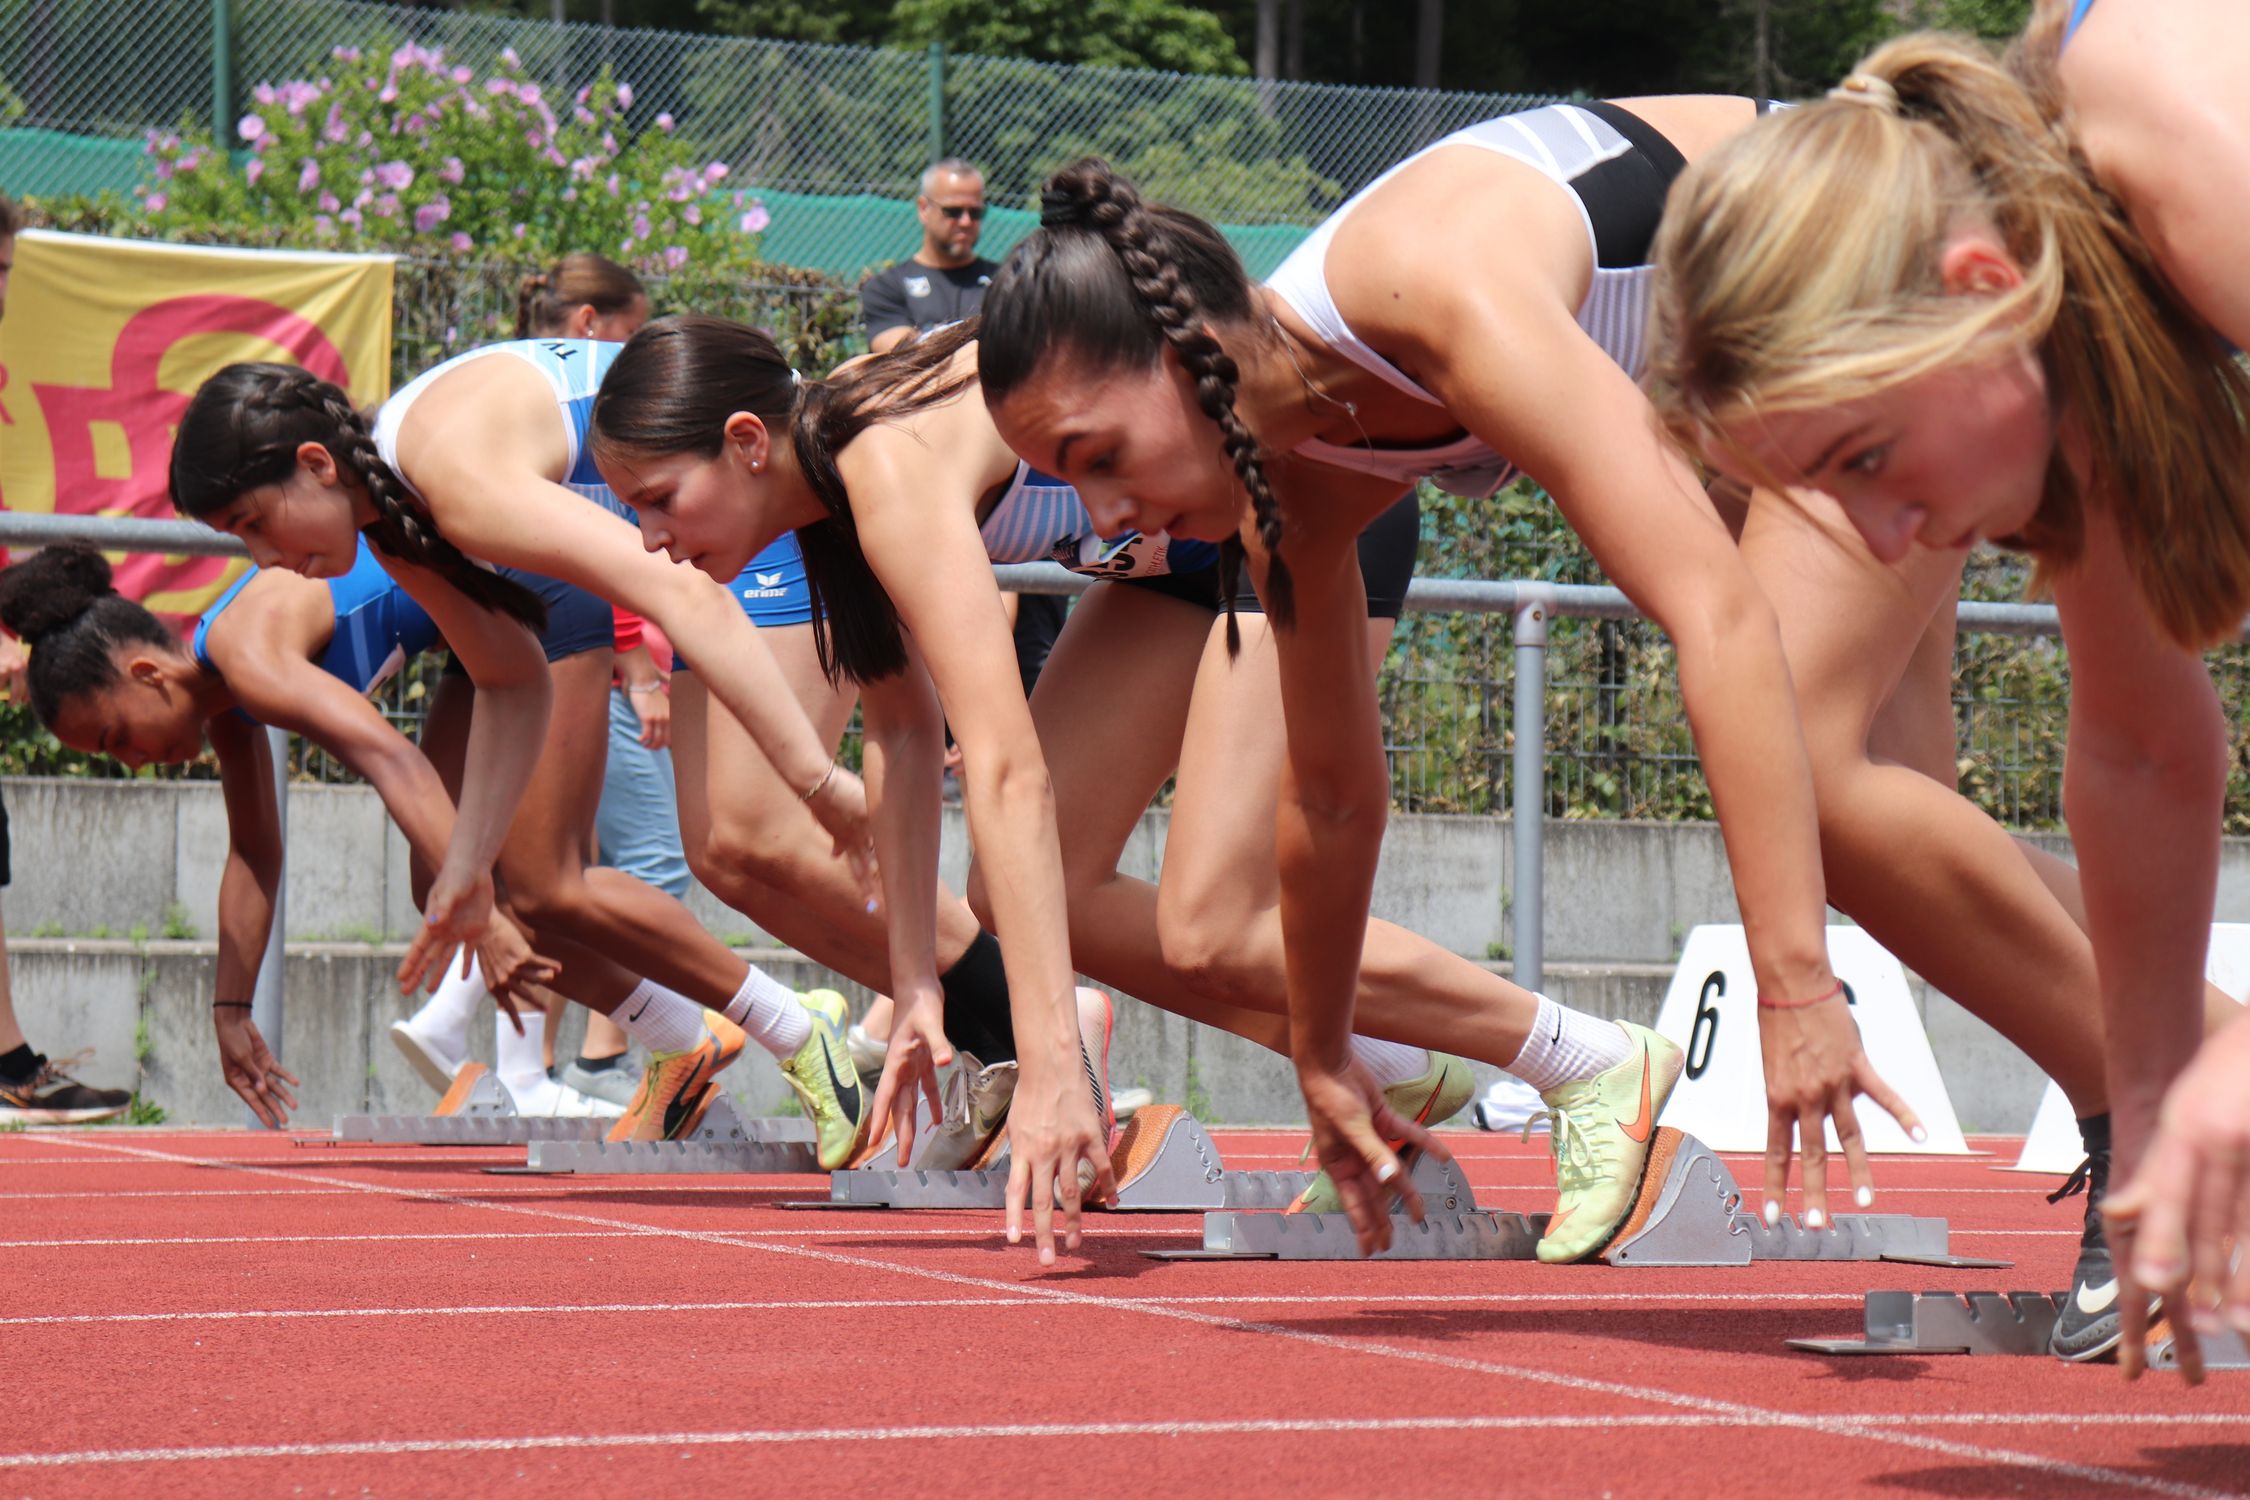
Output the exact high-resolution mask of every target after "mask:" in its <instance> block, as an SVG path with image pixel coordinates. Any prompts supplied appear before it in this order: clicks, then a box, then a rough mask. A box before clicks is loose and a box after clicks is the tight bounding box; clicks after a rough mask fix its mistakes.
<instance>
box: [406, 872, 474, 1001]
mask: <svg viewBox="0 0 2250 1500" xmlns="http://www.w3.org/2000/svg"><path fill="white" fill-rule="evenodd" d="M491 921H492V872H491V871H489V870H480V871H478V872H477V874H476V875H474V876H472V877H470V878H468V879H463V878H462V877H460V876H459V875H456V874H454V873H453V872H452V871H450V870H440V871H438V875H437V879H436V880H435V881H433V882H431V885H430V893H429V895H428V897H427V898H425V899H424V901H423V903H422V927H421V930H420V931H418V932H416V933H415V934H414V941H413V942H412V943H411V944H409V945H408V947H407V950H406V957H404V958H402V959H400V960H399V963H398V989H399V993H400V994H402V995H410V994H412V993H414V991H416V990H418V989H421V988H422V987H423V986H424V984H425V983H435V982H436V981H438V980H441V979H443V978H444V977H445V966H446V964H447V963H449V962H451V960H452V958H453V955H454V953H455V952H456V951H458V952H459V953H460V954H461V973H462V976H463V977H464V978H465V977H467V975H468V972H469V957H470V950H471V949H472V948H473V947H474V946H475V945H476V944H477V943H479V942H481V941H482V940H483V938H484V936H485V930H486V928H487V927H488V926H489V925H490V924H491Z"/></svg>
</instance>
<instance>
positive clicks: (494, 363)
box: [398, 354, 570, 479]
mask: <svg viewBox="0 0 2250 1500" xmlns="http://www.w3.org/2000/svg"><path fill="white" fill-rule="evenodd" d="M569 446H570V438H569V434H568V432H567V431H566V429H565V426H564V423H563V418H562V412H561V410H560V409H559V408H558V407H557V405H556V404H555V391H554V387H553V386H551V385H549V384H548V383H547V377H546V376H544V375H542V374H540V373H539V371H538V370H537V369H536V368H534V367H533V366H532V365H531V364H530V363H529V362H528V361H526V360H521V359H516V358H514V357H512V356H510V355H506V354H491V355H486V356H484V357H482V358H479V359H472V360H466V361H463V362H462V363H461V364H459V365H456V366H455V367H454V368H452V369H450V370H448V371H446V372H445V373H444V374H442V375H440V376H438V378H437V379H435V380H433V381H431V382H430V384H429V385H428V387H426V388H425V389H424V390H423V392H422V393H421V395H420V396H419V397H418V398H417V399H416V400H415V402H414V404H413V406H411V407H410V408H408V410H407V413H406V417H405V420H404V421H402V422H401V423H400V424H399V430H398V456H399V463H400V466H401V467H403V468H405V469H406V470H407V471H408V478H409V479H412V478H413V471H415V470H416V469H419V468H424V467H444V468H457V467H458V468H475V469H479V470H482V471H489V470H490V469H492V468H494V467H512V466H515V465H518V464H524V463H528V464H530V465H531V466H532V467H533V468H534V469H535V470H536V471H537V472H540V473H542V474H545V475H546V476H547V477H549V478H553V479H559V478H561V477H562V474H563V472H564V471H565V469H566V468H567V467H568V465H567V454H568V451H569Z"/></svg>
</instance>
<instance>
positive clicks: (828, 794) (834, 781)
mask: <svg viewBox="0 0 2250 1500" xmlns="http://www.w3.org/2000/svg"><path fill="white" fill-rule="evenodd" d="M807 805H808V806H810V807H811V808H812V810H813V816H814V817H816V818H818V819H820V826H821V827H823V828H825V829H827V830H828V832H829V836H830V837H832V838H834V839H835V840H836V852H837V853H838V854H839V855H841V856H843V858H844V859H845V860H846V861H848V862H849V863H850V865H851V867H852V878H853V879H855V880H857V881H858V882H859V893H860V895H861V896H863V897H865V898H866V901H867V909H868V911H869V912H870V913H872V912H873V911H874V910H875V907H876V904H877V903H878V902H880V901H881V900H882V897H883V879H882V872H880V871H879V870H877V869H876V868H875V825H874V823H873V822H872V821H871V820H870V818H869V816H868V812H867V783H865V782H863V781H861V780H860V779H859V778H858V777H857V776H854V775H853V774H852V773H851V772H849V771H847V770H845V769H844V768H843V767H842V766H838V767H836V768H835V769H834V770H832V771H830V772H829V773H828V780H827V781H826V782H825V783H824V784H823V785H822V786H821V788H820V792H819V794H818V795H817V796H815V797H814V798H813V799H812V800H811V801H810V802H809V803H808V804H807Z"/></svg>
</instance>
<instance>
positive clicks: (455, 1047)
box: [406, 954, 484, 1057]
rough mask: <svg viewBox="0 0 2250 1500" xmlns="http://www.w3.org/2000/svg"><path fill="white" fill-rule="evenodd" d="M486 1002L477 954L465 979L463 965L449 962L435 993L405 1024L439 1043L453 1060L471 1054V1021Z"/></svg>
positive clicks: (473, 957) (470, 957)
mask: <svg viewBox="0 0 2250 1500" xmlns="http://www.w3.org/2000/svg"><path fill="white" fill-rule="evenodd" d="M483 1003H484V974H483V972H482V971H480V970H479V969H478V968H477V960H476V955H474V954H471V955H470V956H469V972H468V974H467V976H466V977H464V976H463V975H462V973H461V966H460V965H459V964H455V963H448V964H447V965H446V966H445V978H444V979H443V980H442V981H441V982H440V983H439V985H438V987H437V991H436V993H434V994H432V995H431V996H430V998H429V999H427V1000H425V1001H424V1002H422V1008H421V1009H420V1010H418V1011H416V1012H414V1017H413V1019H412V1020H410V1021H408V1022H407V1023H406V1024H407V1025H409V1026H411V1027H413V1028H414V1029H415V1031H417V1032H419V1033H420V1034H421V1035H422V1036H423V1037H424V1038H425V1039H426V1040H428V1041H432V1042H435V1043H437V1044H438V1045H439V1046H440V1047H442V1048H443V1049H444V1050H445V1051H446V1052H447V1053H449V1054H451V1055H452V1056H454V1057H466V1056H468V1055H469V1022H470V1021H472V1020H474V1019H475V1018H476V1013H477V1007H478V1006H479V1005H482V1004H483Z"/></svg>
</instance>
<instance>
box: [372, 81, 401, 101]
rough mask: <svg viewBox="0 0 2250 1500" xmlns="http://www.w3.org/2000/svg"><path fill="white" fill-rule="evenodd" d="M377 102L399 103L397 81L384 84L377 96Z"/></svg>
mask: <svg viewBox="0 0 2250 1500" xmlns="http://www.w3.org/2000/svg"><path fill="white" fill-rule="evenodd" d="M375 102H376V103H378V104H396V103H398V85H397V84H395V83H386V84H384V85H383V88H382V91H381V92H380V93H378V94H377V95H376V96H375Z"/></svg>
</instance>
